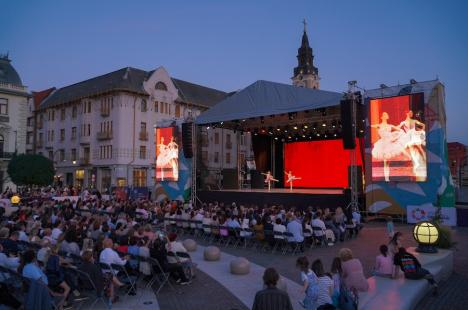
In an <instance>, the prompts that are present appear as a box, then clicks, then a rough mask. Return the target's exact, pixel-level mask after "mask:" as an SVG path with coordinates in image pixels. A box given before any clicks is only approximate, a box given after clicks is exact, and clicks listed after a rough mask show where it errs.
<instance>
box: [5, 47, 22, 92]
mask: <svg viewBox="0 0 468 310" xmlns="http://www.w3.org/2000/svg"><path fill="white" fill-rule="evenodd" d="M0 82H1V83H9V84H13V85H17V86H22V85H23V83H22V82H21V78H20V76H19V75H18V72H16V70H15V68H13V66H12V65H11V60H10V59H9V58H8V55H0Z"/></svg>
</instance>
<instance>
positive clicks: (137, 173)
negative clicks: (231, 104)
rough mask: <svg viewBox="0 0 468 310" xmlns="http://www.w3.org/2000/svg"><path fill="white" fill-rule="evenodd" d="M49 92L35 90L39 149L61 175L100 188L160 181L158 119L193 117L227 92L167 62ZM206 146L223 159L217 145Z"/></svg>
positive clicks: (63, 180) (77, 183)
mask: <svg viewBox="0 0 468 310" xmlns="http://www.w3.org/2000/svg"><path fill="white" fill-rule="evenodd" d="M45 92H50V94H48V95H47V96H45V97H44V92H38V93H35V95H36V94H38V96H37V101H36V102H35V104H36V105H37V110H36V113H35V119H36V124H37V126H36V135H35V151H36V152H37V153H39V154H42V155H44V156H46V157H48V158H50V159H51V160H53V161H54V164H55V166H56V169H57V178H58V180H57V181H59V182H61V183H62V184H64V185H75V186H79V187H95V188H97V189H99V190H101V191H106V190H107V189H110V188H112V187H116V186H119V187H125V186H129V187H148V188H153V186H154V185H155V183H154V182H155V181H154V162H155V154H156V152H155V143H154V126H160V125H161V124H167V123H168V122H170V121H171V120H174V121H176V120H190V119H193V118H195V117H196V116H197V115H199V114H200V113H201V112H203V111H205V110H207V109H209V108H210V107H212V106H213V105H215V104H216V103H218V102H219V101H221V100H222V99H224V98H225V97H226V96H227V93H225V92H222V91H219V90H216V89H212V88H208V87H205V86H201V85H197V84H193V83H190V82H186V81H182V80H178V79H175V78H171V77H170V76H169V73H168V72H167V71H166V70H165V69H164V68H163V67H160V68H158V69H156V70H154V71H149V72H147V71H143V70H139V69H135V68H130V67H128V68H123V69H120V70H117V71H115V72H111V73H108V74H105V75H102V76H98V77H94V78H91V79H89V80H86V81H82V82H79V83H76V84H73V85H69V86H66V87H63V88H59V89H57V90H55V89H49V90H46V91H45ZM35 97H36V96H35ZM204 152H207V154H206V155H205V153H202V154H200V155H201V156H204V157H206V158H212V160H213V161H214V162H216V163H217V161H218V160H216V161H215V156H216V155H215V154H216V147H215V146H214V147H213V148H208V149H206V150H204ZM211 153H213V154H211ZM218 156H219V155H218ZM234 156H235V155H234V154H233V155H232V157H231V159H230V161H233V162H235V161H237V158H236V157H234ZM236 156H237V154H236ZM219 160H221V159H219ZM230 161H229V162H230Z"/></svg>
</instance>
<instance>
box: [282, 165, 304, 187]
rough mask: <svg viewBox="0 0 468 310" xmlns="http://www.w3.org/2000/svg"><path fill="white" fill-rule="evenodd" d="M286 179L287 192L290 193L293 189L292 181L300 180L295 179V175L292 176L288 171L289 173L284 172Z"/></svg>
mask: <svg viewBox="0 0 468 310" xmlns="http://www.w3.org/2000/svg"><path fill="white" fill-rule="evenodd" d="M284 173H285V174H286V176H287V177H288V179H287V180H286V183H289V190H290V191H292V189H293V181H294V180H301V179H302V178H299V177H296V176H295V175H293V174H292V171H291V170H289V172H286V171H285V172H284Z"/></svg>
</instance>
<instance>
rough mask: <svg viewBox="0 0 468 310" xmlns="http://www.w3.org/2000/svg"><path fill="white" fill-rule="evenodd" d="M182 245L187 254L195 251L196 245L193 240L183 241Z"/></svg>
mask: <svg viewBox="0 0 468 310" xmlns="http://www.w3.org/2000/svg"><path fill="white" fill-rule="evenodd" d="M182 244H183V245H184V248H185V249H186V250H187V251H189V252H194V251H196V250H197V243H196V242H195V240H193V239H185V240H184V241H183V242H182Z"/></svg>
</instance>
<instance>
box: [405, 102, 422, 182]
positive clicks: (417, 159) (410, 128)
mask: <svg viewBox="0 0 468 310" xmlns="http://www.w3.org/2000/svg"><path fill="white" fill-rule="evenodd" d="M398 128H400V129H401V130H402V131H404V133H405V134H404V136H402V138H401V141H402V143H404V145H405V148H408V150H409V154H410V158H411V161H412V163H413V171H414V174H415V175H416V177H419V176H421V177H425V175H420V173H419V170H420V169H419V168H420V167H421V168H424V167H425V166H426V152H425V151H424V149H423V147H424V146H425V145H426V131H425V129H426V125H425V124H423V123H421V122H420V121H418V120H416V119H413V111H411V110H409V111H408V112H407V113H406V119H405V120H404V121H403V122H401V123H400V125H398ZM423 170H424V172H425V169H423ZM424 174H425V173H424Z"/></svg>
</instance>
